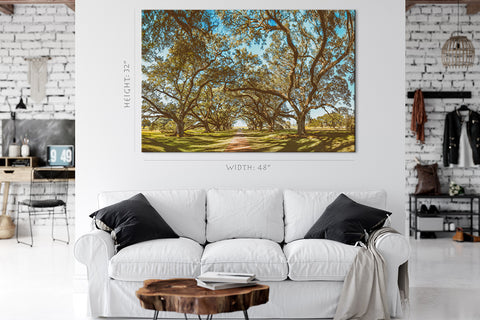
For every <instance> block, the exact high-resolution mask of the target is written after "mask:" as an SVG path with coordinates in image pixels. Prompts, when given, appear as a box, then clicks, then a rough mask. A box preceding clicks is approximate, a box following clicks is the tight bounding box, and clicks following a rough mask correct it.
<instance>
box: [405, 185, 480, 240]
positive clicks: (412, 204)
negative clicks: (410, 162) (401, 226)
mask: <svg viewBox="0 0 480 320" xmlns="http://www.w3.org/2000/svg"><path fill="white" fill-rule="evenodd" d="M445 199H449V200H450V201H452V202H453V201H454V200H455V201H456V200H465V201H464V202H466V203H469V204H470V210H458V211H457V210H456V211H451V210H450V211H440V212H438V213H435V214H432V215H429V214H424V213H421V212H420V203H419V202H421V201H422V200H445ZM475 202H476V204H475ZM475 205H476V210H475V209H474V207H475ZM409 212H410V213H409V217H410V222H409V224H410V235H411V234H412V232H413V233H414V235H415V239H417V235H418V232H421V231H433V232H453V231H444V230H443V228H442V229H441V230H421V229H419V227H418V225H419V224H418V219H419V218H423V217H425V218H428V217H443V219H445V217H452V216H456V217H465V216H466V217H469V219H470V227H467V228H464V230H465V231H467V232H471V233H474V232H476V233H477V234H478V233H479V230H480V194H463V195H458V196H450V195H448V194H440V195H428V194H410V195H409ZM475 216H477V217H478V218H479V219H478V220H477V223H476V227H474V225H473V218H474V217H475ZM442 226H443V224H442Z"/></svg>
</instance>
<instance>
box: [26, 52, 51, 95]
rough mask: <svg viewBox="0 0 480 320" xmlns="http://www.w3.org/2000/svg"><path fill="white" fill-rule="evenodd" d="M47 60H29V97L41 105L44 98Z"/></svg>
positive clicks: (40, 58) (42, 58)
mask: <svg viewBox="0 0 480 320" xmlns="http://www.w3.org/2000/svg"><path fill="white" fill-rule="evenodd" d="M47 60H48V58H47V57H39V58H30V59H29V66H28V82H29V83H30V91H31V93H30V97H31V98H32V100H33V101H34V102H36V103H41V102H42V101H43V99H45V97H46V93H45V86H46V84H47Z"/></svg>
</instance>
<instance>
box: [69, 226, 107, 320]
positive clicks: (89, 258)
mask: <svg viewBox="0 0 480 320" xmlns="http://www.w3.org/2000/svg"><path fill="white" fill-rule="evenodd" d="M114 254H115V245H114V242H113V240H112V238H111V236H110V234H109V233H107V232H105V231H102V230H93V231H91V232H89V233H87V234H84V235H83V236H81V237H80V238H79V239H78V240H77V241H76V242H75V248H74V255H75V258H76V259H77V260H78V261H79V262H80V263H83V264H84V265H85V266H86V267H87V277H88V306H89V307H88V310H89V312H88V313H89V315H90V316H101V315H103V314H105V313H104V311H105V310H104V308H105V306H106V305H107V303H106V298H107V294H106V293H107V292H108V290H107V289H108V285H109V281H108V280H109V277H108V262H109V261H110V259H111V258H112V257H113V255H114Z"/></svg>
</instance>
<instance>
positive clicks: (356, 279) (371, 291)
mask: <svg viewBox="0 0 480 320" xmlns="http://www.w3.org/2000/svg"><path fill="white" fill-rule="evenodd" d="M392 232H393V233H398V232H397V231H396V230H395V229H392V228H389V227H386V228H381V229H379V230H376V231H374V232H372V234H371V235H370V238H369V239H368V241H367V246H366V247H365V246H362V249H361V250H360V251H359V252H358V254H357V256H356V257H355V260H354V262H353V264H352V267H351V268H350V270H349V272H348V274H347V276H346V277H345V281H344V284H343V290H342V293H341V295H340V300H339V301H338V305H337V311H336V313H335V317H334V320H346V319H358V320H378V319H384V320H390V310H389V307H388V301H387V294H386V286H385V282H386V281H385V278H386V275H385V262H384V260H383V257H382V256H381V254H380V253H379V252H378V250H377V248H376V247H375V242H376V240H377V239H378V238H379V237H380V236H382V235H384V234H385V233H392ZM398 280H399V281H398V284H399V288H400V293H401V297H402V300H403V301H402V302H404V301H407V300H408V265H407V262H405V263H404V264H403V265H402V266H400V268H399V273H398Z"/></svg>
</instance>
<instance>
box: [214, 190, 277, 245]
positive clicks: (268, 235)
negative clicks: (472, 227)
mask: <svg viewBox="0 0 480 320" xmlns="http://www.w3.org/2000/svg"><path fill="white" fill-rule="evenodd" d="M283 236H284V224H283V196H282V192H281V191H280V190H277V189H273V190H272V189H268V190H262V189H255V190H218V189H211V190H208V192H207V240H208V241H209V242H214V241H219V240H225V239H232V238H261V239H270V240H273V241H276V242H282V241H283V238H284V237H283Z"/></svg>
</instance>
